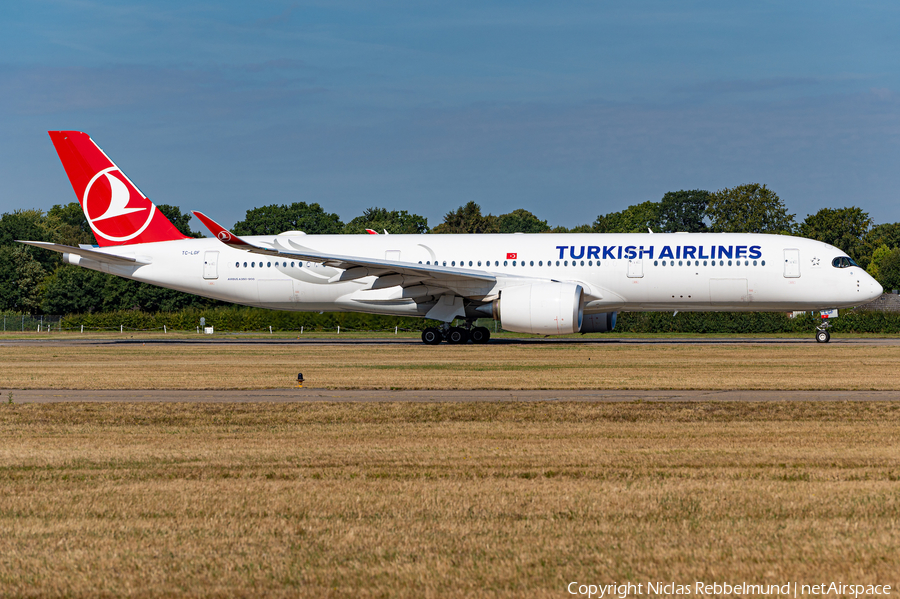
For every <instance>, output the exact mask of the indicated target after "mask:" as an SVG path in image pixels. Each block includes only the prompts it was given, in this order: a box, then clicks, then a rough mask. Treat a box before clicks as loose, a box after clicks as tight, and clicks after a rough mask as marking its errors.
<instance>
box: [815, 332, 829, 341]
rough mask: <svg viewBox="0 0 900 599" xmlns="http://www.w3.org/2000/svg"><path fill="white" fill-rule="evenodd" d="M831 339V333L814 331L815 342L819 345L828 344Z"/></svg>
mask: <svg viewBox="0 0 900 599" xmlns="http://www.w3.org/2000/svg"><path fill="white" fill-rule="evenodd" d="M830 339H831V333H829V332H828V331H816V341H818V342H819V343H828V341H829V340H830Z"/></svg>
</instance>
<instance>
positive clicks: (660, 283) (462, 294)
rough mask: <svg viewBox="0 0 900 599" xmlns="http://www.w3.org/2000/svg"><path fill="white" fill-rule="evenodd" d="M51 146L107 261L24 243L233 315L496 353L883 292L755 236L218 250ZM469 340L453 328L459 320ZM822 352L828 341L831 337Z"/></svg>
mask: <svg viewBox="0 0 900 599" xmlns="http://www.w3.org/2000/svg"><path fill="white" fill-rule="evenodd" d="M50 138H51V139H52V140H53V145H54V146H55V147H56V151H57V153H58V154H59V157H60V160H61V161H62V164H63V167H64V168H65V170H66V174H67V175H68V176H69V180H70V181H71V182H72V187H73V188H74V189H75V194H76V195H77V196H78V201H79V202H80V203H81V207H82V209H83V210H84V214H85V216H86V217H87V221H88V223H90V226H91V229H92V230H93V231H94V235H95V237H96V238H97V242H98V243H99V247H98V246H84V245H82V246H80V247H77V248H76V247H70V246H65V245H59V244H54V243H45V242H38V241H23V242H22V243H27V244H30V245H33V246H37V247H41V248H46V249H49V250H53V251H56V252H61V253H62V254H63V261H64V262H66V263H68V264H74V265H77V266H83V267H85V268H90V269H93V270H99V271H101V272H106V273H110V274H114V275H118V276H120V277H126V278H129V279H134V280H137V281H143V282H145V283H151V284H153V285H160V286H162V287H169V288H171V289H178V290H180V291H185V292H188V293H193V294H196V295H202V296H206V297H211V298H215V299H219V300H225V301H228V302H234V303H237V304H245V305H248V306H261V307H264V308H272V309H277V310H307V311H313V310H315V311H338V312H368V313H373V314H392V315H398V316H418V317H422V318H431V319H435V320H438V321H441V322H443V323H445V324H444V325H443V326H442V327H441V328H428V329H426V330H425V331H424V332H423V334H422V340H423V341H424V342H425V343H428V344H437V343H440V342H441V341H444V340H446V341H447V342H449V343H465V342H466V341H469V340H471V341H472V342H474V343H484V342H486V341H488V339H489V337H490V334H489V333H488V330H487V329H486V328H483V327H473V326H472V324H473V323H474V321H475V319H477V318H479V317H486V316H487V317H493V318H495V319H499V320H500V322H501V325H502V327H503V328H504V329H506V330H509V331H516V332H521V333H539V334H545V335H564V334H568V333H578V332H581V333H601V332H605V331H611V330H612V329H613V327H614V326H615V323H616V313H617V311H631V312H634V311H669V310H680V311H787V310H822V309H828V308H841V307H849V306H856V305H859V304H863V303H865V302H868V301H870V300H872V299H875V298H877V297H878V296H879V295H881V293H882V288H881V286H880V285H879V284H878V283H877V282H876V281H875V280H874V279H873V278H872V277H870V276H869V275H868V274H867V273H866V272H865V271H864V270H863V269H862V268H860V267H859V266H857V265H856V263H854V262H853V260H851V259H850V258H849V257H848V256H847V255H846V254H845V253H844V252H842V251H841V250H839V249H837V248H835V247H833V246H830V245H828V244H825V243H822V242H819V241H812V240H809V239H802V238H798V237H788V236H782V235H758V234H744V233H667V234H663V233H656V234H650V233H639V234H634V233H629V234H596V233H593V234H591V233H585V234H580V233H579V234H572V233H567V234H548V233H542V234H505V235H306V234H304V233H303V232H302V231H286V232H284V233H281V234H279V235H262V236H248V237H238V236H237V235H235V234H233V233H231V232H229V231H227V230H226V229H224V228H223V227H221V226H220V225H218V224H217V223H216V222H215V221H213V220H212V219H210V218H209V217H207V216H205V215H203V214H201V213H199V212H194V215H195V216H197V218H199V219H200V220H201V221H202V222H203V224H204V225H206V226H207V228H209V230H210V231H211V232H212V233H213V235H214V238H206V239H193V238H188V237H185V236H184V235H182V234H181V233H180V232H179V231H178V230H177V229H176V228H175V227H174V226H173V225H172V223H170V222H169V221H168V220H167V219H166V217H165V216H163V214H162V213H161V212H160V211H159V210H157V208H156V206H155V205H154V204H153V203H152V202H151V201H150V200H149V199H147V197H146V196H145V195H144V194H142V193H141V192H140V191H139V190H138V188H137V187H136V186H135V185H134V184H133V183H132V182H131V181H130V180H129V179H128V177H126V176H125V174H124V173H123V172H122V171H121V170H120V169H119V168H118V167H117V166H116V165H115V164H114V163H113V162H112V161H111V160H110V159H109V157H108V156H107V155H106V154H105V153H104V152H103V151H102V150H101V149H100V148H99V147H98V146H97V145H96V144H95V143H94V142H93V140H91V138H90V137H89V136H88V135H87V134H85V133H81V132H78V131H51V132H50ZM457 318H459V319H463V320H464V321H465V323H466V325H465V327H450V326H449V325H450V323H452V322H453V321H454V320H455V319H457ZM816 339H817V340H819V341H822V342H826V341H828V339H829V335H828V331H827V329H825V328H823V327H820V328H819V330H818V332H817V334H816Z"/></svg>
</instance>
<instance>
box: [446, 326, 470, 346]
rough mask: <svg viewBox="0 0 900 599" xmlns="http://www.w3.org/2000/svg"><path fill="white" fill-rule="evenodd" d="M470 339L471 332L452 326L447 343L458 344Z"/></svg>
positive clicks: (448, 332)
mask: <svg viewBox="0 0 900 599" xmlns="http://www.w3.org/2000/svg"><path fill="white" fill-rule="evenodd" d="M468 340H469V332H468V331H467V330H465V329H463V328H461V327H451V328H450V330H449V331H447V343H450V344H452V345H458V344H460V343H465V342H466V341H468Z"/></svg>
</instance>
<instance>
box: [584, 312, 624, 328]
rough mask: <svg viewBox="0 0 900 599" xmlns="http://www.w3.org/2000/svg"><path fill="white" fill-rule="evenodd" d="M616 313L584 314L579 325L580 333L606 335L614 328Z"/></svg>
mask: <svg viewBox="0 0 900 599" xmlns="http://www.w3.org/2000/svg"><path fill="white" fill-rule="evenodd" d="M616 314H617V312H601V313H600V314H585V315H584V321H583V322H582V323H581V332H582V333H608V332H609V331H611V330H613V329H614V328H616Z"/></svg>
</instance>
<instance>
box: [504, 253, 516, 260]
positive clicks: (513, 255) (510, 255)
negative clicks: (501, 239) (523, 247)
mask: <svg viewBox="0 0 900 599" xmlns="http://www.w3.org/2000/svg"><path fill="white" fill-rule="evenodd" d="M516 256H518V254H516V253H515V252H507V253H506V259H507V260H515V259H516Z"/></svg>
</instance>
